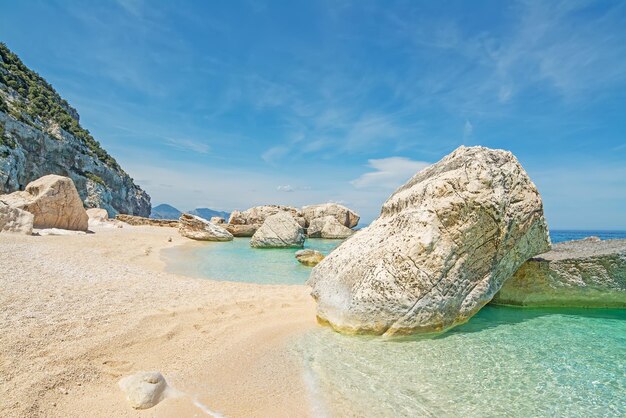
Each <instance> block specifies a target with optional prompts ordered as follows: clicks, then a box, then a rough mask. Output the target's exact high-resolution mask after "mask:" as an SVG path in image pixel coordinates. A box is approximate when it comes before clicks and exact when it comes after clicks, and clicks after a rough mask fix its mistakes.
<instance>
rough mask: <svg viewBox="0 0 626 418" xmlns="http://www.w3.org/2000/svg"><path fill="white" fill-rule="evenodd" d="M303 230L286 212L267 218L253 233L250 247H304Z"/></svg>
mask: <svg viewBox="0 0 626 418" xmlns="http://www.w3.org/2000/svg"><path fill="white" fill-rule="evenodd" d="M304 239H305V236H304V229H303V228H302V227H301V226H300V225H299V224H298V222H296V221H295V219H294V218H293V216H291V215H290V214H289V213H287V212H278V213H276V214H274V215H272V216H269V217H268V218H267V219H266V220H265V222H264V223H263V225H261V227H260V228H259V229H258V230H257V231H256V232H255V233H254V235H253V236H252V239H251V240H250V245H251V246H253V247H256V248H285V247H300V248H302V246H303V245H304Z"/></svg>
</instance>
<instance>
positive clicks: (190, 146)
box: [166, 138, 211, 154]
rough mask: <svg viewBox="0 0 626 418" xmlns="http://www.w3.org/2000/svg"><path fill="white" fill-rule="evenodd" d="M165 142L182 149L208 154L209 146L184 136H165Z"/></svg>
mask: <svg viewBox="0 0 626 418" xmlns="http://www.w3.org/2000/svg"><path fill="white" fill-rule="evenodd" d="M166 144H167V145H168V146H170V147H172V148H176V149H179V150H183V151H193V152H197V153H199V154H208V153H209V151H211V147H210V146H209V145H207V144H205V143H204V142H201V141H197V140H194V139H185V138H166Z"/></svg>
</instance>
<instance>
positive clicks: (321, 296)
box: [307, 147, 626, 335]
mask: <svg viewBox="0 0 626 418" xmlns="http://www.w3.org/2000/svg"><path fill="white" fill-rule="evenodd" d="M309 228H310V226H309ZM592 241H593V240H592ZM592 241H588V242H586V243H584V244H581V243H578V244H571V243H570V244H560V245H556V246H555V248H554V250H553V251H551V252H547V253H546V251H549V250H550V247H551V243H550V239H549V236H548V228H547V225H546V222H545V219H544V216H543V204H542V201H541V197H540V195H539V192H538V191H537V188H536V187H535V185H534V184H533V183H532V181H531V180H530V178H529V177H528V175H527V174H526V172H525V171H524V169H523V168H522V166H521V165H520V164H519V162H518V161H517V159H516V158H515V157H514V156H513V155H512V154H511V153H510V152H506V151H502V150H493V149H488V148H484V147H460V148H458V149H457V150H455V151H454V152H453V153H451V154H450V155H448V156H446V157H445V158H443V159H442V160H441V161H439V162H438V163H436V164H434V165H432V166H430V167H428V168H426V169H424V170H422V171H421V172H419V173H417V174H416V175H415V176H414V177H413V178H411V179H410V180H409V181H408V182H407V183H406V184H405V185H403V186H402V187H400V188H399V189H398V190H396V191H395V193H394V194H393V195H392V196H391V197H390V198H389V199H388V200H387V201H386V202H385V203H384V205H383V207H382V211H381V214H380V216H379V218H378V219H376V220H375V221H374V222H373V223H372V224H371V225H370V226H368V227H367V228H364V229H363V230H361V231H360V232H359V233H358V234H356V235H354V236H353V237H351V238H350V239H348V240H346V241H345V242H344V243H343V244H342V245H341V246H340V247H338V248H337V249H336V250H334V251H333V252H332V253H330V255H328V256H327V257H326V258H324V259H323V260H322V261H321V262H320V263H319V264H318V265H317V266H316V267H315V268H314V269H313V271H312V273H311V276H310V278H309V280H308V282H307V283H308V284H309V285H310V286H311V287H312V292H311V294H312V296H313V298H314V299H315V301H316V302H317V316H318V320H319V321H320V322H321V323H325V324H329V325H330V326H332V327H333V328H334V329H336V330H338V331H341V332H347V333H373V334H384V335H393V334H404V333H413V332H427V333H428V332H439V331H443V330H445V329H448V328H450V327H453V326H455V325H458V324H461V323H463V322H465V321H467V320H468V319H469V318H471V317H472V316H473V315H474V314H475V313H476V312H478V311H479V310H480V309H481V308H482V307H483V306H484V305H485V304H487V303H489V302H490V301H491V300H492V299H494V297H495V299H494V301H495V302H497V303H506V304H520V305H534V306H621V307H624V306H626V285H625V283H626V253H625V250H624V247H625V245H624V244H623V243H622V244H620V243H610V244H608V243H604V242H592ZM572 246H574V247H578V248H579V250H580V251H579V253H580V254H579V255H572V254H568V253H569V252H570V250H571V248H572ZM592 246H595V247H598V248H597V249H594V250H592V249H591V247H592ZM542 253H543V254H542ZM538 254H541V256H539V258H536V259H531V258H532V257H534V256H537V255H538ZM564 254H567V255H564ZM529 259H531V260H530V261H527V260H529ZM498 292H499V293H498Z"/></svg>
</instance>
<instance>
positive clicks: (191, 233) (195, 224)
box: [178, 213, 233, 241]
mask: <svg viewBox="0 0 626 418" xmlns="http://www.w3.org/2000/svg"><path fill="white" fill-rule="evenodd" d="M178 232H179V233H180V235H182V236H183V237H187V238H191V239H195V240H198V241H232V240H233V235H232V234H231V233H230V232H228V231H227V230H225V229H224V228H222V227H221V226H219V225H216V224H214V223H212V222H209V221H207V220H206V219H202V218H201V217H199V216H195V215H190V214H188V213H183V214H182V215H180V218H179V219H178Z"/></svg>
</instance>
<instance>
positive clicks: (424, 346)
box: [294, 306, 626, 417]
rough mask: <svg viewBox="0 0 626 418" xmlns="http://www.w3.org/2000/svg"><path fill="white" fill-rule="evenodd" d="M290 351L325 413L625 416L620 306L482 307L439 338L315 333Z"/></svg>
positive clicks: (625, 331) (624, 335)
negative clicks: (300, 361)
mask: <svg viewBox="0 0 626 418" xmlns="http://www.w3.org/2000/svg"><path fill="white" fill-rule="evenodd" d="M294 350H296V352H297V353H298V355H299V356H300V357H301V358H302V359H303V361H304V364H305V381H306V382H307V384H308V386H309V391H310V393H311V398H312V403H313V405H314V411H315V413H316V414H317V415H322V416H323V415H326V416H360V417H421V416H426V417H431V416H432V417H624V416H625V414H626V377H625V376H626V311H623V310H622V311H609V310H603V311H590V310H586V311H584V310H545V309H544V310H539V309H532V310H531V309H514V308H506V307H494V306H486V307H485V308H483V309H482V310H481V311H480V312H479V313H478V314H477V315H476V316H474V317H473V318H472V319H471V320H470V321H469V322H468V323H467V324H465V325H462V326H459V327H457V328H454V329H452V330H451V331H449V332H447V333H445V334H442V335H439V336H435V337H429V338H425V337H421V338H404V339H384V338H382V337H355V336H343V335H340V334H337V333H335V332H333V331H331V330H329V329H327V328H319V329H315V330H314V331H311V332H309V333H308V334H307V335H305V336H303V337H302V338H301V339H300V340H299V341H298V343H297V345H296V346H295V348H294Z"/></svg>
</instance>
